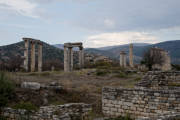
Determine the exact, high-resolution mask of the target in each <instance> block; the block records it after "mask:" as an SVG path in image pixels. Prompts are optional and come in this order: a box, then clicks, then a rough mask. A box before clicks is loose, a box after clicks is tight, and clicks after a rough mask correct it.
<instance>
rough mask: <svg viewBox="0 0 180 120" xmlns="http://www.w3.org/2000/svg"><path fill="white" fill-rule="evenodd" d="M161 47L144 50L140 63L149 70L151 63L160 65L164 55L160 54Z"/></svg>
mask: <svg viewBox="0 0 180 120" xmlns="http://www.w3.org/2000/svg"><path fill="white" fill-rule="evenodd" d="M162 51H163V50H162V49H159V48H150V49H148V50H147V51H145V52H144V55H143V60H142V61H141V64H144V65H146V67H148V69H149V70H152V66H153V65H156V64H158V65H162V63H163V62H164V57H163V55H162Z"/></svg>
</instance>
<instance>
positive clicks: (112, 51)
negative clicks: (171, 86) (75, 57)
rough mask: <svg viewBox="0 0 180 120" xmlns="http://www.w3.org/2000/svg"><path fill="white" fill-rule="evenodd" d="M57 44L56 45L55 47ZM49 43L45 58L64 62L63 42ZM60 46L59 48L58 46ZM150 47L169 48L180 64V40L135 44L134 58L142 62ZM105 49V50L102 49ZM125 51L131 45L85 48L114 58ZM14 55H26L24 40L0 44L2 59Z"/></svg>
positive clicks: (173, 57) (175, 61)
mask: <svg viewBox="0 0 180 120" xmlns="http://www.w3.org/2000/svg"><path fill="white" fill-rule="evenodd" d="M55 46H56V47H55ZM55 46H54V45H49V44H47V43H44V45H43V60H44V61H46V60H55V59H58V60H60V61H62V63H63V58H64V54H63V50H62V48H63V44H58V45H55ZM57 47H58V48H57ZM150 47H159V48H163V49H165V50H167V51H168V52H169V54H170V56H171V58H172V63H176V64H180V40H174V41H166V42H161V43H157V44H146V43H140V44H134V49H133V50H134V51H133V52H134V56H135V57H134V58H135V62H137V63H138V62H140V60H141V58H142V56H143V53H144V51H145V50H147V49H148V48H150ZM59 48H61V49H59ZM102 49H105V50H102ZM122 50H123V51H125V52H126V53H127V55H128V53H129V45H128V44H127V45H120V46H110V47H104V48H87V49H85V52H86V53H90V54H99V55H103V56H107V57H110V58H112V59H116V60H119V54H120V51H122ZM13 55H20V56H23V55H24V42H23V41H22V42H18V43H15V44H11V45H6V46H0V60H1V59H2V58H10V57H11V56H13Z"/></svg>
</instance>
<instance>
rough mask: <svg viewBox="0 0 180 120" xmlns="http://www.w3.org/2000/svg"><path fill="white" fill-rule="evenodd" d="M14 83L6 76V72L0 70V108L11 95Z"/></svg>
mask: <svg viewBox="0 0 180 120" xmlns="http://www.w3.org/2000/svg"><path fill="white" fill-rule="evenodd" d="M13 90H14V85H13V83H12V82H11V81H10V79H9V78H8V77H7V74H6V73H4V72H0V109H1V108H2V107H5V106H6V105H7V103H8V100H9V98H10V97H11V96H12V94H13Z"/></svg>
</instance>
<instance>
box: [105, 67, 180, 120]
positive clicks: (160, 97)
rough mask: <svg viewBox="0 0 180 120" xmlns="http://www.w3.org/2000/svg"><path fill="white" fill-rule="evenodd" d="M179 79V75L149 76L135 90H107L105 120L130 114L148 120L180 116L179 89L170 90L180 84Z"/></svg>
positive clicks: (160, 74)
mask: <svg viewBox="0 0 180 120" xmlns="http://www.w3.org/2000/svg"><path fill="white" fill-rule="evenodd" d="M179 76H180V72H160V71H159V72H148V73H147V74H146V75H145V76H144V78H143V80H142V81H141V82H140V83H139V84H138V85H137V86H136V88H135V89H126V88H115V87H104V88H103V89H102V111H103V113H104V114H105V115H106V116H118V115H126V114H127V113H129V114H130V115H132V116H134V117H138V116H139V117H148V119H147V120H153V119H152V118H158V117H159V116H163V115H168V116H172V115H174V113H177V115H180V87H174V86H170V85H171V84H170V83H176V84H179V82H180V77H179ZM176 84H175V85H176ZM173 85H174V84H173ZM169 87H170V88H169ZM154 120H156V119H154ZM160 120H161V119H160ZM162 120H173V119H170V118H169V119H166V117H165V118H163V119H162Z"/></svg>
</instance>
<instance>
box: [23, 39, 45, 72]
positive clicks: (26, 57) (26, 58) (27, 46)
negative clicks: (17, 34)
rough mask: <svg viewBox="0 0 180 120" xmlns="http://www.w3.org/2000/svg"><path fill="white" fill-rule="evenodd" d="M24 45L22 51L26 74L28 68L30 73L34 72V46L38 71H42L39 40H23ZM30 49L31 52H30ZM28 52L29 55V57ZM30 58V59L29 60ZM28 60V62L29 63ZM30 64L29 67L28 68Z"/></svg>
mask: <svg viewBox="0 0 180 120" xmlns="http://www.w3.org/2000/svg"><path fill="white" fill-rule="evenodd" d="M23 40H24V44H25V50H24V69H25V70H26V71H27V72H28V71H30V70H29V67H30V68H31V72H35V71H36V68H35V67H36V44H37V45H38V71H39V72H41V71H42V46H43V43H42V42H41V41H40V40H36V39H32V38H23ZM30 49H31V50H30ZM29 50H30V53H31V54H30V55H29ZM29 58H30V59H29ZM29 60H30V61H29ZM29 63H30V66H29Z"/></svg>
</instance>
